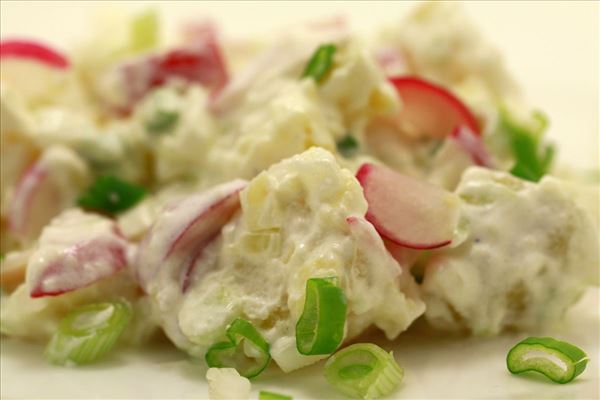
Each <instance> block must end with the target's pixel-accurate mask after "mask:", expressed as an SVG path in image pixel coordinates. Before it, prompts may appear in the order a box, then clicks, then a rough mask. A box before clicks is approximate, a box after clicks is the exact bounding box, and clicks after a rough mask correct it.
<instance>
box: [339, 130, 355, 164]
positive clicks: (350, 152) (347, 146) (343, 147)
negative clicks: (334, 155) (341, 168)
mask: <svg viewBox="0 0 600 400" xmlns="http://www.w3.org/2000/svg"><path fill="white" fill-rule="evenodd" d="M336 145H337V149H338V151H339V152H340V154H342V155H343V156H344V157H346V158H348V157H352V156H354V155H355V154H356V152H357V151H358V141H357V140H356V139H355V138H354V136H352V135H350V134H348V135H346V136H344V137H343V138H341V139H340V140H338V142H337V143H336Z"/></svg>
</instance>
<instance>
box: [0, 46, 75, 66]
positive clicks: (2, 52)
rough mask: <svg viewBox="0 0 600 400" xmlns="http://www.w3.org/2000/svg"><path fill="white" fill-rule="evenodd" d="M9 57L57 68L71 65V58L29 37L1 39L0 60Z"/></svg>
mask: <svg viewBox="0 0 600 400" xmlns="http://www.w3.org/2000/svg"><path fill="white" fill-rule="evenodd" d="M8 59H18V60H30V61H33V62H36V63H40V64H44V65H45V66H46V67H50V68H57V69H66V68H69V65H70V64H69V60H68V59H67V58H66V57H65V56H64V55H62V54H61V53H59V52H58V51H56V50H53V49H51V48H50V47H48V46H46V45H45V44H42V43H39V42H35V41H32V40H27V39H10V40H2V41H0V60H1V61H2V62H4V61H5V60H8ZM3 68H4V66H3Z"/></svg>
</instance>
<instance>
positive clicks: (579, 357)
mask: <svg viewBox="0 0 600 400" xmlns="http://www.w3.org/2000/svg"><path fill="white" fill-rule="evenodd" d="M588 360H589V359H588V356H587V354H585V352H584V351H583V350H581V349H580V348H579V347H577V346H575V345H573V344H571V343H567V342H561V341H559V340H556V339H553V338H550V337H529V338H527V339H524V340H522V341H520V342H519V343H517V344H516V345H515V346H514V347H513V348H512V349H510V351H509V352H508V355H507V356H506V366H507V367H508V370H509V371H510V372H511V373H513V374H520V373H522V372H526V371H535V372H539V373H541V374H544V375H545V376H546V377H548V378H550V379H551V380H553V381H554V382H556V383H568V382H571V381H572V380H573V379H575V377H577V376H578V375H579V374H581V373H582V372H583V371H584V370H585V367H586V365H587V363H588Z"/></svg>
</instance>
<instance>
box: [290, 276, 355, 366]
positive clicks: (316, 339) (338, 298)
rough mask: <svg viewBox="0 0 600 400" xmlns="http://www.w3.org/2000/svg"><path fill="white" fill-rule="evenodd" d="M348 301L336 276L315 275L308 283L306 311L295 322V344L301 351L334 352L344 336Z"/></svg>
mask: <svg viewBox="0 0 600 400" xmlns="http://www.w3.org/2000/svg"><path fill="white" fill-rule="evenodd" d="M347 306H348V302H347V300H346V295H345V294H344V291H343V290H342V289H341V288H339V287H338V286H336V278H313V279H309V280H308V281H307V282H306V299H305V301H304V310H303V311H302V315H301V316H300V319H299V320H298V323H297V324H296V347H297V349H298V352H299V353H300V354H304V355H318V354H331V353H333V352H334V351H335V350H336V349H337V348H338V346H339V345H340V343H342V340H343V338H344V324H345V323H346V309H347Z"/></svg>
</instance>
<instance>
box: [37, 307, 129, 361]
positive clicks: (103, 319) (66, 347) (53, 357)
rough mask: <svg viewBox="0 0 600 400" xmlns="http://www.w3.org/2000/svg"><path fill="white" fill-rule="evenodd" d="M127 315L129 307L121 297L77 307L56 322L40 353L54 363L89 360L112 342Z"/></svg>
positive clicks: (106, 350)
mask: <svg viewBox="0 0 600 400" xmlns="http://www.w3.org/2000/svg"><path fill="white" fill-rule="evenodd" d="M131 315H132V311H131V307H130V306H129V304H127V303H125V302H123V301H110V302H104V303H94V304H88V305H86V306H83V307H80V308H77V309H75V310H74V311H72V312H71V313H69V314H68V315H67V316H66V317H65V318H64V319H63V320H62V321H61V322H60V325H59V327H58V330H57V331H56V332H55V333H54V335H53V336H52V338H51V339H50V342H49V343H48V345H47V346H46V350H45V352H44V355H45V357H46V359H47V360H48V361H50V362H51V363H53V364H58V365H82V364H90V363H93V362H94V361H96V360H98V359H99V358H100V357H102V356H103V355H104V354H106V353H107V352H108V351H109V350H110V349H111V348H112V347H113V346H114V344H115V343H116V341H117V339H118V338H119V336H121V334H122V333H123V331H124V330H125V327H126V326H127V324H128V323H129V321H130V319H131Z"/></svg>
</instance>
